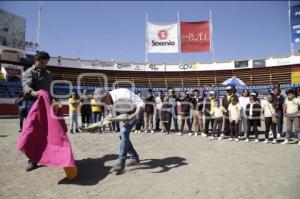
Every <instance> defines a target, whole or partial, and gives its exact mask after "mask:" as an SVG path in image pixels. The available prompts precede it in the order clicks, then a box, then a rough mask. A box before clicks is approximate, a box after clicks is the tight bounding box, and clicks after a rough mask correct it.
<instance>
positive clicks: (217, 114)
mask: <svg viewBox="0 0 300 199" xmlns="http://www.w3.org/2000/svg"><path fill="white" fill-rule="evenodd" d="M226 112H227V111H226V109H225V108H224V107H223V106H220V102H219V100H218V99H215V107H214V109H213V110H212V111H211V112H210V115H211V116H212V117H213V119H214V124H213V128H212V132H213V134H212V136H211V137H210V138H209V139H210V140H213V139H219V140H221V139H222V138H223V137H222V136H220V132H221V130H222V125H223V119H224V116H225V113H226ZM219 136H220V137H219Z"/></svg>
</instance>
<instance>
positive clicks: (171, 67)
mask: <svg viewBox="0 0 300 199" xmlns="http://www.w3.org/2000/svg"><path fill="white" fill-rule="evenodd" d="M197 70H198V64H196V63H195V64H176V65H175V64H174V65H173V64H168V65H166V71H183V72H184V71H197Z"/></svg>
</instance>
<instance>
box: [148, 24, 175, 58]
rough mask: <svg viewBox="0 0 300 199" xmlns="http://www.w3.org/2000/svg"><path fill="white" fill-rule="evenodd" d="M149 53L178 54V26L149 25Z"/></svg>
mask: <svg viewBox="0 0 300 199" xmlns="http://www.w3.org/2000/svg"><path fill="white" fill-rule="evenodd" d="M146 45H147V46H146V47H147V51H148V53H178V24H177V23H172V24H164V25H163V24H153V23H150V22H148V23H147V38H146Z"/></svg>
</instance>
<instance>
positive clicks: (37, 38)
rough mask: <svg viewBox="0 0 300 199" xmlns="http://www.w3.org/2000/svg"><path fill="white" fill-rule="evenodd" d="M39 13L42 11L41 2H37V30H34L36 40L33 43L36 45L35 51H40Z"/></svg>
mask: <svg viewBox="0 0 300 199" xmlns="http://www.w3.org/2000/svg"><path fill="white" fill-rule="evenodd" d="M41 11H42V1H40V2H39V10H38V18H37V28H36V40H35V43H36V44H38V46H37V50H38V51H39V50H40V46H41V45H40V29H41Z"/></svg>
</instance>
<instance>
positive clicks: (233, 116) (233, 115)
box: [228, 97, 241, 142]
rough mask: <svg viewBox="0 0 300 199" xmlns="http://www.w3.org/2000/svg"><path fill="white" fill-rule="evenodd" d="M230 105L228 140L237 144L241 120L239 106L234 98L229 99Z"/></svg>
mask: <svg viewBox="0 0 300 199" xmlns="http://www.w3.org/2000/svg"><path fill="white" fill-rule="evenodd" d="M230 101H231V103H230V104H229V106H228V112H229V124H230V138H229V139H228V140H233V139H234V138H235V141H236V142H238V141H239V138H238V134H239V129H238V128H239V120H240V119H241V116H240V113H241V106H240V104H239V103H238V101H237V99H236V98H235V97H231V98H230Z"/></svg>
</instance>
